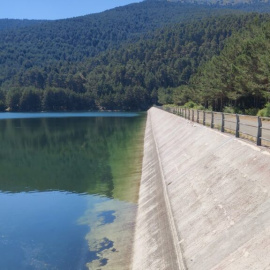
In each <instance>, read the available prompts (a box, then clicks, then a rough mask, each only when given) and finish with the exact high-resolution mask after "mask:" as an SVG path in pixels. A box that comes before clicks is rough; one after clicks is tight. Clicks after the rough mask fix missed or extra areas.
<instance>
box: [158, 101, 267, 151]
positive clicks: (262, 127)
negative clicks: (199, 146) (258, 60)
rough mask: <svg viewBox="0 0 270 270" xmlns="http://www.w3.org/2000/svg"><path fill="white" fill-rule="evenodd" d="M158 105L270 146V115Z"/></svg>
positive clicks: (195, 120) (193, 119) (207, 124)
mask: <svg viewBox="0 0 270 270" xmlns="http://www.w3.org/2000/svg"><path fill="white" fill-rule="evenodd" d="M156 107H157V108H160V109H162V110H165V111H168V112H171V113H174V114H176V115H179V116H181V117H184V118H186V119H188V120H190V121H193V122H196V123H199V124H202V125H204V126H209V127H210V128H215V129H219V130H220V131H221V132H229V133H232V134H235V136H236V137H237V138H245V139H249V140H251V141H254V142H256V144H257V145H259V146H261V145H264V146H270V118H269V117H260V116H250V115H242V114H230V113H223V112H212V111H203V110H194V109H189V108H183V107H165V106H156Z"/></svg>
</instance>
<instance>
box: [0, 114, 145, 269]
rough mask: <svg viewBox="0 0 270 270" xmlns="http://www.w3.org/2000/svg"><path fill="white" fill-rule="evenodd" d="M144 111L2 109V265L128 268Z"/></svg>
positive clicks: (0, 125)
mask: <svg viewBox="0 0 270 270" xmlns="http://www.w3.org/2000/svg"><path fill="white" fill-rule="evenodd" d="M145 118H146V116H145V114H136V113H109V112H107V113H35V114H28V113H2V114H0V269H5V270H9V269H11V270H13V269H21V270H24V269H27V270H28V269H29V270H31V269H50V270H54V269H65V270H66V269H72V270H77V269H78V270H80V269H102V270H103V269H110V270H113V269H118V270H121V269H128V265H129V263H130V257H131V250H132V241H133V233H134V231H133V230H134V222H135V215H136V207H137V206H136V202H137V196H138V189H139V181H140V176H141V162H142V152H143V134H144V126H145Z"/></svg>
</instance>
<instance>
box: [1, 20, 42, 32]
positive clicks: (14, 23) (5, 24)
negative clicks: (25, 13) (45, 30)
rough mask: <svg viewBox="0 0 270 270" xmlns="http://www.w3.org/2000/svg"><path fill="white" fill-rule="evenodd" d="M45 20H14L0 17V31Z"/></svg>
mask: <svg viewBox="0 0 270 270" xmlns="http://www.w3.org/2000/svg"><path fill="white" fill-rule="evenodd" d="M42 22H45V21H44V20H15V19H0V31H2V30H11V29H13V30H14V29H18V28H22V27H27V26H32V25H35V24H40V23H42Z"/></svg>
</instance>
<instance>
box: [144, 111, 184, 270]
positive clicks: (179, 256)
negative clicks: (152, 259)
mask: <svg viewBox="0 0 270 270" xmlns="http://www.w3.org/2000/svg"><path fill="white" fill-rule="evenodd" d="M148 118H149V120H150V126H151V133H152V137H153V141H154V144H155V150H156V153H157V157H158V163H159V168H160V175H161V180H162V181H161V182H162V187H163V195H164V202H165V205H166V209H167V215H168V221H169V224H170V232H171V234H172V239H173V244H174V249H175V254H176V256H177V263H178V268H179V270H187V266H186V263H185V260H184V256H183V252H182V248H181V239H180V236H179V235H178V233H177V229H176V225H175V221H174V218H173V213H172V208H171V203H170V200H169V196H168V192H167V186H166V183H165V176H164V172H163V166H162V162H161V158H160V154H159V149H158V145H157V141H156V138H155V134H154V132H153V128H152V121H151V113H149V114H148Z"/></svg>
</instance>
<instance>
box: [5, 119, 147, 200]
mask: <svg viewBox="0 0 270 270" xmlns="http://www.w3.org/2000/svg"><path fill="white" fill-rule="evenodd" d="M143 122H144V118H143V117H134V118H114V117H111V118H101V117H100V118H98V117H97V118H43V119H8V120H1V121H0V149H1V150H0V171H1V175H0V190H2V191H10V192H20V191H32V190H40V191H45V190H64V191H68V192H79V193H96V194H103V195H106V196H108V197H111V196H112V190H113V188H114V182H113V179H112V172H111V166H110V152H111V151H112V149H121V151H120V150H119V151H117V155H118V156H119V158H122V155H124V154H125V153H124V149H125V145H129V144H130V143H132V141H134V140H133V139H134V138H136V136H138V132H139V131H140V129H141V127H142V124H143ZM120 146H121V147H120ZM120 156H121V157H120ZM114 158H117V156H115V154H114Z"/></svg>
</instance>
